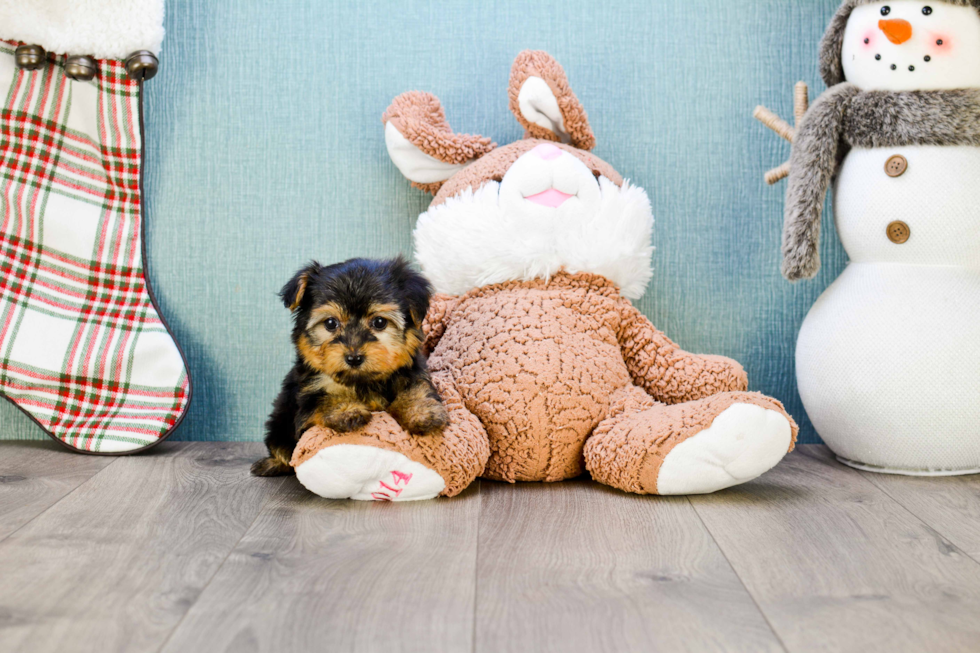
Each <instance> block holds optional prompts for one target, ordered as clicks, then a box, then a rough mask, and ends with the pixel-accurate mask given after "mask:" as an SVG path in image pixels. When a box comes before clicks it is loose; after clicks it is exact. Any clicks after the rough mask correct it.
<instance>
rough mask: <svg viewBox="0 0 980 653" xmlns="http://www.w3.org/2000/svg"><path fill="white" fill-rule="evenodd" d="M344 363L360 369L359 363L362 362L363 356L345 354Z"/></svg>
mask: <svg viewBox="0 0 980 653" xmlns="http://www.w3.org/2000/svg"><path fill="white" fill-rule="evenodd" d="M344 362H346V363H347V364H348V365H350V366H351V367H360V366H361V363H363V362H364V356H362V355H360V354H347V355H346V356H344Z"/></svg>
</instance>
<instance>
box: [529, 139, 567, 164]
mask: <svg viewBox="0 0 980 653" xmlns="http://www.w3.org/2000/svg"><path fill="white" fill-rule="evenodd" d="M531 151H532V152H534V153H535V154H537V155H538V156H539V157H541V158H542V159H544V160H545V161H551V160H552V159H557V158H558V157H560V156H561V150H560V149H558V148H557V147H555V146H554V145H552V144H550V143H542V144H541V145H538V146H537V147H536V148H534V149H533V150H531Z"/></svg>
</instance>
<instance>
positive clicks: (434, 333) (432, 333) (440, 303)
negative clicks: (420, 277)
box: [422, 293, 459, 356]
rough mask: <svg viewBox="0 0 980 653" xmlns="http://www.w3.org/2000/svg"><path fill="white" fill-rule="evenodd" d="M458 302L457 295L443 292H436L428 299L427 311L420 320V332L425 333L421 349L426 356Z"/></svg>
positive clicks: (434, 345)
mask: <svg viewBox="0 0 980 653" xmlns="http://www.w3.org/2000/svg"><path fill="white" fill-rule="evenodd" d="M458 303H459V297H456V296H455V295H446V294H443V293H437V294H435V295H433V296H432V299H430V300H429V312H428V313H426V314H425V320H423V322H422V333H423V334H425V343H424V344H423V345H422V351H423V352H424V353H425V355H426V356H428V355H429V354H431V353H432V350H433V349H435V348H436V345H438V344H439V339H440V338H442V334H443V333H445V332H446V324H447V322H448V320H449V316H450V315H451V314H452V312H453V309H454V308H456V304H458Z"/></svg>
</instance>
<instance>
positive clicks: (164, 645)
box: [157, 476, 289, 653]
mask: <svg viewBox="0 0 980 653" xmlns="http://www.w3.org/2000/svg"><path fill="white" fill-rule="evenodd" d="M287 478H289V477H288V476H283V477H281V478H278V479H276V480H277V481H278V483H279V487H277V488H276V489H275V491H273V492H270V493H269V496H267V497H266V499H265V501H263V502H262V506H261V507H260V508H259V509H258V510H257V511H255V517H253V518H252V521H251V522H249V524H248V526H246V527H245V528H244V529H242V534H241V535H239V536H238V539H237V540H235V543H234V544H233V545H231V546H230V547H228V552H227V553H225V556H224V558H222V559H221V564H219V565H218V566H217V567H215V568H214V571H213V572H211V576H210V577H208V581H207V582H206V583H204V585H202V586H201V591H200V592H198V593H197V596H196V597H195V598H194V602H193V603H191V604H190V605H189V606H187V609H186V610H184V614H182V615H181V616H180V619H179V620H178V621H177V623H176V624H174V627H173V628H171V629H170V632H169V633H167V636H166V637H164V638H163V641H162V642H161V644H160V646H159V648H157V652H158V653H159V652H160V651H163V650H164V649H165V648H167V644H169V643H170V640H171V639H173V636H174V634H175V633H176V632H177V631H178V630H180V627H181V625H183V623H184V620H185V619H187V615H189V614H190V613H191V610H193V609H194V608H195V607H196V606H197V602H198V601H200V600H201V597H202V596H204V593H205V592H206V591H207V589H208V587H209V586H210V585H211V581H213V580H214V579H215V577H216V576H217V575H218V572H220V571H221V570H222V569H223V568H224V566H225V563H227V562H228V558H230V557H231V554H232V553H234V552H235V551H236V550H237V549H238V545H240V544H241V543H242V540H244V539H245V536H246V535H248V534H249V533H250V532H251V531H252V528H253V527H254V526H255V522H257V521H258V520H259V517H261V516H262V515H263V514H264V513H265V509H266V508H267V507H268V506H269V503H270V502H271V501H272V500H273V499H275V498H276V497H278V496H279V494H280V493H282V492H283V485H285V481H286V479H287Z"/></svg>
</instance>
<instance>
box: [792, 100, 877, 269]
mask: <svg viewBox="0 0 980 653" xmlns="http://www.w3.org/2000/svg"><path fill="white" fill-rule="evenodd" d="M857 93H858V89H857V87H856V86H854V85H853V84H849V83H847V82H844V83H843V84H838V85H837V86H834V87H833V88H831V89H830V90H828V91H827V92H826V93H824V94H823V95H821V96H820V97H819V98H818V99H817V101H816V102H814V103H813V106H812V107H810V110H809V111H807V113H806V116H804V117H803V121H802V122H801V124H800V127H799V129H798V130H797V133H796V137H795V138H794V140H793V152H792V154H791V155H790V162H789V188H787V190H786V207H785V220H784V223H783V266H782V271H783V276H785V277H786V278H787V279H789V280H790V281H798V280H800V279H811V278H813V277H814V276H815V275H816V274H817V271H819V270H820V214H821V212H822V211H823V203H824V198H825V197H826V195H827V188H828V187H829V186H830V181H831V179H832V178H833V176H834V173H835V172H836V171H837V166H838V165H839V164H840V154H841V148H840V143H841V135H842V133H843V124H844V112H845V111H846V109H847V104H848V102H850V100H851V98H853V97H854V96H855V95H856V94H857Z"/></svg>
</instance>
